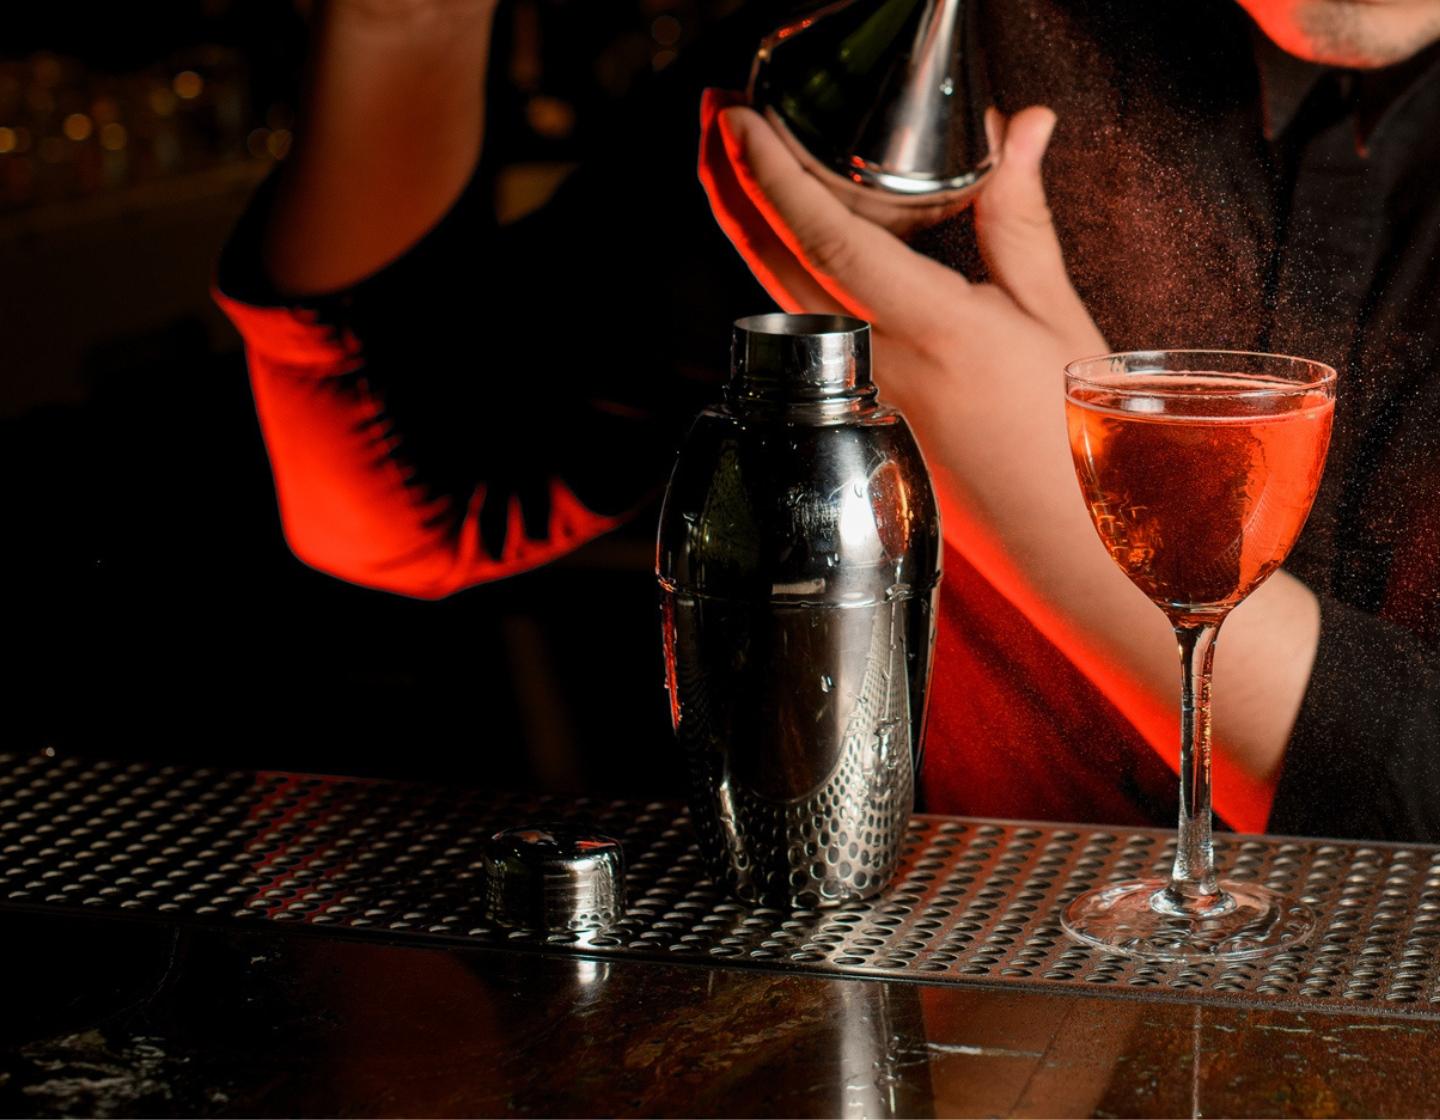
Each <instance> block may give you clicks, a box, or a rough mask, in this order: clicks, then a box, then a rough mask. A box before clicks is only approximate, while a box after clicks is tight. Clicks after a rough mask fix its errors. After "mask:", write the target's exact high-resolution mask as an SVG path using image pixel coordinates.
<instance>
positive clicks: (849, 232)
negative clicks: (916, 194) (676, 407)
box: [718, 108, 966, 339]
mask: <svg viewBox="0 0 1440 1120" xmlns="http://www.w3.org/2000/svg"><path fill="white" fill-rule="evenodd" d="M718 126H719V132H720V134H721V137H722V138H723V140H724V143H725V150H726V154H727V155H728V156H729V159H730V163H731V165H732V167H733V168H734V175H735V179H736V181H737V182H738V184H739V186H740V188H741V189H742V190H743V191H744V193H745V195H746V196H747V198H748V200H749V202H750V204H751V205H752V206H753V207H754V209H755V210H756V211H757V212H758V213H759V214H760V215H761V216H762V217H763V218H764V220H765V222H766V223H767V224H768V225H769V227H770V228H771V230H773V231H774V234H775V236H777V237H778V238H779V239H780V241H781V242H782V243H783V244H784V246H785V247H786V248H787V249H788V250H789V251H790V253H791V254H792V256H793V257H794V258H795V259H797V260H798V261H800V262H801V264H802V265H803V266H804V268H805V271H806V272H807V273H808V274H809V275H810V276H811V277H813V278H814V280H815V282H816V283H818V284H819V285H820V287H822V288H823V289H824V290H825V291H826V292H828V293H829V295H830V296H831V297H832V298H833V299H835V300H836V301H838V302H839V303H841V304H842V305H844V306H846V307H848V308H850V309H851V312H852V314H855V315H859V316H861V317H862V318H865V319H869V320H870V321H872V322H877V323H881V322H883V323H884V324H885V325H886V327H887V329H889V330H890V331H892V332H894V333H897V334H903V335H908V336H910V337H913V338H917V339H918V338H923V337H927V336H928V335H930V334H931V332H932V331H934V330H935V329H936V328H937V327H938V326H939V325H940V324H941V322H942V319H943V316H944V314H945V313H946V312H947V311H949V310H951V309H952V306H953V302H954V300H955V299H956V298H958V297H961V296H963V294H964V291H965V288H966V283H965V281H964V279H963V278H962V277H961V276H959V274H958V273H955V272H952V271H951V270H950V269H948V268H945V267H944V266H943V265H940V264H937V263H936V262H934V261H932V260H930V259H929V258H927V257H923V256H921V255H920V254H918V253H915V252H913V251H912V250H911V249H909V248H908V247H907V246H906V245H905V243H904V242H902V241H901V240H899V239H898V238H897V237H895V236H894V235H893V234H891V233H889V232H887V231H886V230H884V229H881V228H880V227H879V226H877V225H875V224H874V223H872V222H869V221H867V220H865V219H864V218H862V217H860V216H859V215H857V214H854V213H852V212H851V211H850V210H849V209H848V208H847V207H846V206H845V205H844V203H842V202H840V201H839V200H838V199H837V198H835V196H834V195H833V194H831V193H830V191H829V189H828V188H826V187H825V186H824V185H823V184H822V183H821V182H820V181H819V180H818V179H816V178H815V177H814V176H813V175H811V174H809V173H808V172H807V171H806V170H805V169H804V168H803V167H802V166H801V165H800V163H799V162H798V161H797V160H796V159H795V157H794V155H792V154H791V152H790V151H789V149H788V148H786V146H785V144H784V142H783V141H782V140H781V139H780V137H779V136H777V135H776V133H775V131H774V129H772V128H771V127H770V125H768V124H767V123H766V122H765V121H764V119H763V118H761V117H760V116H759V115H758V114H756V113H755V112H753V111H752V110H750V109H745V108H726V109H723V110H721V111H720V113H719V117H718Z"/></svg>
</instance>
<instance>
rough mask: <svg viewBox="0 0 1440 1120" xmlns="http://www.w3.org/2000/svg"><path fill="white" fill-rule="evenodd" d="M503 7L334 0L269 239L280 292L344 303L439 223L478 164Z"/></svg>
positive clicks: (421, 0)
mask: <svg viewBox="0 0 1440 1120" xmlns="http://www.w3.org/2000/svg"><path fill="white" fill-rule="evenodd" d="M494 8H495V0H330V2H329V3H326V4H324V5H323V6H322V7H321V10H320V12H319V14H318V17H317V18H318V22H317V26H316V28H315V39H314V45H313V47H312V49H311V56H310V62H309V71H308V74H307V82H306V93H305V98H304V104H303V107H302V111H301V115H300V119H299V122H298V125H297V130H296V142H295V146H294V149H293V151H292V154H291V157H290V159H289V160H287V162H286V164H285V167H284V169H283V171H282V172H281V176H282V178H281V182H280V184H279V186H278V190H277V193H276V198H275V204H274V207H273V209H272V210H271V212H270V214H269V217H268V221H267V224H266V228H265V230H264V232H263V244H262V250H263V255H264V261H265V266H266V269H267V271H268V273H269V276H270V279H271V281H272V282H273V284H274V285H275V286H276V287H277V288H278V289H280V290H281V291H283V292H286V293H288V294H291V295H309V294H316V293H320V292H327V291H334V290H337V289H340V288H344V287H347V286H349V285H351V284H353V283H354V282H355V281H357V280H359V279H361V278H362V277H365V276H367V275H369V274H370V273H372V272H374V271H376V270H377V269H379V268H380V267H382V266H383V265H385V264H387V263H389V262H390V261H391V260H393V259H394V258H396V257H397V256H399V255H400V254H401V253H403V252H404V251H405V250H406V249H407V248H409V247H410V246H411V245H412V244H413V243H414V242H415V241H417V240H418V239H419V238H420V237H421V236H422V235H423V234H424V233H425V232H426V231H427V230H429V229H430V228H431V227H432V226H434V225H435V223H436V222H437V221H439V219H440V218H441V217H442V216H443V215H444V214H445V212H446V211H447V210H448V209H449V208H450V207H451V206H452V205H453V203H454V202H455V200H456V198H457V197H458V196H459V195H460V193H461V191H462V189H463V188H464V186H465V184H466V182H467V181H468V179H469V178H470V176H471V174H472V173H473V170H474V167H475V163H476V161H477V159H478V158H479V154H480V144H481V137H482V131H483V124H484V76H485V67H486V61H487V58H488V54H489V49H490V28H491V22H492V17H493V14H494Z"/></svg>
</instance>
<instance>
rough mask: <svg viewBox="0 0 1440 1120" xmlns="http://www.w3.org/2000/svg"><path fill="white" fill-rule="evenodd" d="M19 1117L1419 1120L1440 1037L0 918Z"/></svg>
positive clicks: (1192, 1010) (1065, 999)
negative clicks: (1282, 1119) (1364, 1119)
mask: <svg viewBox="0 0 1440 1120" xmlns="http://www.w3.org/2000/svg"><path fill="white" fill-rule="evenodd" d="M0 929H3V937H4V943H5V944H6V945H7V946H9V947H10V950H11V961H12V969H13V970H12V972H11V976H10V982H9V984H8V985H7V991H8V999H7V1005H8V1013H7V1015H6V1017H5V1018H6V1026H5V1047H4V1053H3V1056H0V1111H3V1112H4V1113H5V1114H7V1115H25V1114H29V1115H43V1116H52V1115H103V1116H149V1115H165V1116H227V1115H238V1116H246V1115H260V1116H272V1115H339V1116H368V1115H412V1116H430V1115H520V1116H595V1115H611V1114H614V1115H624V1116H648V1115H698V1116H1199V1115H1206V1116H1246V1115H1252V1116H1343V1115H1351V1116H1413V1115H1433V1114H1434V1113H1435V1111H1436V1110H1437V1107H1440V1063H1436V1062H1435V1060H1434V1055H1435V1053H1436V1047H1437V1045H1440V1024H1436V1023H1434V1022H1416V1021H1408V1020H1388V1019H1385V1018H1373V1017H1363V1016H1354V1015H1345V1014H1321V1013H1293V1012H1286V1011H1273V1010H1267V1011H1258V1012H1257V1011H1246V1010H1242V1009H1234V1008H1217V1007H1209V1006H1205V1007H1202V1006H1198V1005H1187V1004H1184V1003H1176V1002H1162V1001H1154V1002H1152V1001H1139V1000H1137V1001H1131V1000H1120V999H1107V998H1098V997H1089V996H1077V995H1070V994H1065V995H1048V994H1037V993H1034V992H1007V991H995V990H993V989H987V988H985V987H982V986H941V985H934V986H931V985H924V984H912V983H904V982H896V981H875V980H844V979H830V978H818V977H808V976H793V975H784V974H778V973H770V972H758V971H738V970H727V969H712V968H697V967H687V966H683V965H665V964H653V963H649V962H636V961H603V962H596V961H588V960H574V959H564V958H554V957H545V956H538V955H530V954H519V953H516V954H508V953H504V952H491V951H483V950H456V949H434V948H407V947H399V946H392V945H383V944H363V943H354V942H347V941H343V940H330V939H322V938H309V937H294V936H285V933H284V931H283V930H275V931H273V932H271V931H260V930H224V929H205V928H188V927H181V926H173V925H168V924H166V923H163V922H156V921H141V922H117V921H107V920H101V919H86V918H53V917H40V916H36V915H27V914H19V913H13V912H11V913H6V914H4V915H3V916H0Z"/></svg>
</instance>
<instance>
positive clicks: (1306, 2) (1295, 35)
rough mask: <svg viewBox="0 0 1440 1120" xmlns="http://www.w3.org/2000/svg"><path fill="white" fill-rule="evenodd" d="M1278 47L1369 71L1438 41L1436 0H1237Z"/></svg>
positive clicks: (1439, 3)
mask: <svg viewBox="0 0 1440 1120" xmlns="http://www.w3.org/2000/svg"><path fill="white" fill-rule="evenodd" d="M1239 3H1240V6H1241V7H1243V8H1244V9H1245V10H1246V11H1247V12H1249V13H1250V16H1251V18H1252V19H1254V20H1255V22H1256V24H1258V25H1259V27H1260V30H1261V31H1263V32H1264V33H1265V34H1266V35H1267V36H1269V37H1270V38H1271V39H1273V40H1274V41H1275V43H1276V45H1278V46H1279V47H1280V49H1281V50H1283V51H1286V52H1287V53H1289V54H1293V55H1295V56H1296V57H1298V58H1303V59H1307V60H1308V61H1310V62H1319V63H1323V64H1324V65H1327V66H1345V67H1351V68H1355V69H1365V70H1371V69H1376V68H1378V67H1382V66H1392V65H1394V64H1395V63H1398V62H1404V61H1405V60H1406V59H1407V58H1410V57H1412V56H1414V55H1415V54H1417V53H1419V52H1420V51H1422V50H1424V49H1425V48H1426V47H1428V46H1430V45H1431V44H1432V43H1434V42H1436V41H1440V0H1239Z"/></svg>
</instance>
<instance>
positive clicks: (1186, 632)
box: [1156, 623, 1226, 914]
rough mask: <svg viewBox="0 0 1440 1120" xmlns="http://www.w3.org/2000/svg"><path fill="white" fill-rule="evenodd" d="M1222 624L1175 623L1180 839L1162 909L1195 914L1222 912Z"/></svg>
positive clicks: (1159, 899) (1161, 901) (1158, 900)
mask: <svg viewBox="0 0 1440 1120" xmlns="http://www.w3.org/2000/svg"><path fill="white" fill-rule="evenodd" d="M1219 633H1220V625H1219V623H1206V624H1202V625H1195V624H1176V626H1175V639H1176V641H1177V642H1178V644H1179V647H1180V835H1179V838H1178V842H1177V844H1176V848H1175V869H1174V871H1173V872H1171V875H1170V885H1169V886H1168V887H1166V889H1165V890H1164V891H1163V892H1162V895H1163V897H1160V898H1157V900H1156V902H1157V904H1158V908H1159V909H1163V910H1167V911H1170V912H1172V913H1186V914H1195V913H1197V912H1200V911H1210V910H1214V909H1215V908H1217V907H1223V905H1224V903H1225V901H1226V900H1225V899H1224V898H1223V897H1221V891H1220V885H1219V883H1218V882H1217V880H1216V878H1215V849H1214V845H1213V843H1212V840H1211V836H1210V670H1211V667H1212V666H1213V665H1214V662H1215V639H1216V637H1217V636H1218V635H1219Z"/></svg>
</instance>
